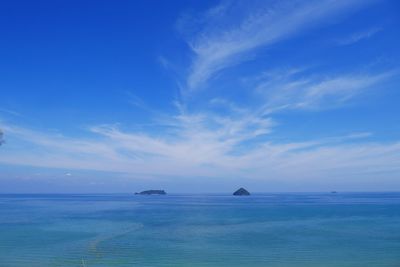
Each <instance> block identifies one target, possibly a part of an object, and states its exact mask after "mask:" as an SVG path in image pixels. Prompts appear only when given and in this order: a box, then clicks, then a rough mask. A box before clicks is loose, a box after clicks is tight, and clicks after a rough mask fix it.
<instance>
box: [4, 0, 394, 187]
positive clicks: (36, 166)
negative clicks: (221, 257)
mask: <svg viewBox="0 0 400 267" xmlns="http://www.w3.org/2000/svg"><path fill="white" fill-rule="evenodd" d="M399 10H400V3H399V2H398V1H394V0H386V1H385V0H382V1H378V0H337V1H333V0H318V1H317V0H311V1H277V0H271V1H269V0H268V1H265V0H262V1H261V0H260V1H258V0H251V1H229V0H227V1H225V0H223V1H220V2H216V1H194V0H190V1H178V0H176V1H153V0H152V1H118V2H112V1H88V0H85V1H75V0H73V1H35V2H32V1H22V0H16V1H8V2H6V3H3V4H2V8H1V9H0V13H1V15H0V21H1V24H2V25H5V26H4V27H2V28H1V29H0V34H1V37H2V42H0V48H1V49H0V53H1V61H0V70H1V73H2V75H1V76H0V129H1V131H2V132H3V133H4V136H3V137H4V140H5V142H4V143H2V144H1V146H0V193H63V192H64V193H65V192H76V193H79V192H84V193H91V192H104V193H107V192H109V193H111V192H134V191H140V190H144V189H165V190H166V191H167V192H210V193H213V192H232V191H233V190H235V189H237V188H239V187H241V186H243V187H245V188H247V189H248V190H249V191H251V192H277V191H280V192H289V191H307V192H311V191H314V192H315V191H331V190H337V191H399V190H400V116H399V115H400V105H399V102H400V90H399V82H400V79H399V73H400V68H399V66H398V65H399V63H398V62H400V51H399V49H398V47H400V38H399V36H400V20H399V18H400V17H399V12H398V11H399Z"/></svg>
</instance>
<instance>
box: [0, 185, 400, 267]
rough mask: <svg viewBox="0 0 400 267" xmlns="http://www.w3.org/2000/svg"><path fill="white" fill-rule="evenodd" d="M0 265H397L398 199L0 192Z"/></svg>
mask: <svg viewBox="0 0 400 267" xmlns="http://www.w3.org/2000/svg"><path fill="white" fill-rule="evenodd" d="M0 266H1V267H14V266H15V267H17V266H18V267H19V266H21V267H22V266H23V267H36V266H38V267H45V266H86V267H95V266H96V267H97V266H141V267H142V266H144V267H145V266H230V267H232V266H271V267H276V266H280V267H286V266H288V267H290V266H296V267H303V266H304V267H306V266H307V267H312V266H323V267H329V266H335V267H341V266H343V267H345V266H348V267H357V266H360V267H375V266H376V267H378V266H380V267H383V266H385V267H399V266H400V193H354V194H353V193H338V194H317V193H315V194H260V195H253V196H250V197H233V196H227V195H166V196H135V195H0Z"/></svg>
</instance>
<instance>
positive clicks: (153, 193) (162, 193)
mask: <svg viewBox="0 0 400 267" xmlns="http://www.w3.org/2000/svg"><path fill="white" fill-rule="evenodd" d="M166 194H167V193H166V192H165V191H164V190H145V191H142V192H140V193H135V195H166Z"/></svg>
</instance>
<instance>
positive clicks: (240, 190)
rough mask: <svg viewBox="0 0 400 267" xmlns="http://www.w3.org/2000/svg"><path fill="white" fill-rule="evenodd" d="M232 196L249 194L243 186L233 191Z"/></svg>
mask: <svg viewBox="0 0 400 267" xmlns="http://www.w3.org/2000/svg"><path fill="white" fill-rule="evenodd" d="M233 195H234V196H250V193H249V191H247V190H246V189H244V188H243V187H241V188H239V189H238V190H236V191H235V192H234V193H233Z"/></svg>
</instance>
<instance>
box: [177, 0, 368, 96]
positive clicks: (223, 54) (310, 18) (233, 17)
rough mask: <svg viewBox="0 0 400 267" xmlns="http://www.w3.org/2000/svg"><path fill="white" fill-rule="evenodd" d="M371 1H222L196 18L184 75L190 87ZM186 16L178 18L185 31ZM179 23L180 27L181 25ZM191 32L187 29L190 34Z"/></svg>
mask: <svg viewBox="0 0 400 267" xmlns="http://www.w3.org/2000/svg"><path fill="white" fill-rule="evenodd" d="M367 2H369V1H359V0H340V1H333V0H320V1H294V2H290V3H288V2H287V3H283V2H280V1H274V2H271V1H260V2H258V1H255V2H252V3H251V4H250V3H248V2H240V1H239V2H225V3H224V4H222V5H220V6H217V7H215V8H214V9H212V10H210V11H208V12H207V13H206V14H205V15H204V17H202V18H197V19H195V21H196V22H199V24H200V26H199V25H197V29H196V30H193V26H191V27H188V28H190V31H191V32H194V33H192V36H191V37H189V40H188V43H189V46H190V47H191V49H192V51H193V53H194V60H193V63H192V66H191V70H190V73H189V75H188V78H187V86H188V89H189V90H194V89H196V88H198V87H199V86H201V85H203V84H204V83H206V82H207V80H209V79H210V78H212V77H214V76H215V74H216V73H218V72H220V71H221V70H223V69H225V68H228V67H231V66H233V65H235V64H238V63H240V62H242V61H243V60H245V59H246V55H248V53H249V52H251V51H254V50H256V49H258V48H260V47H265V46H268V45H272V44H274V43H276V42H278V41H280V40H282V39H285V38H289V37H291V36H293V35H296V34H299V33H300V32H301V31H302V30H304V29H306V28H309V27H316V26H320V25H321V24H322V23H323V22H324V21H326V20H328V19H329V18H331V17H332V16H334V15H337V14H343V13H346V12H348V11H349V10H352V9H353V8H355V7H358V6H360V5H364V4H366V3H367ZM187 20H189V19H188V18H187V17H185V19H183V21H184V22H182V21H181V22H180V25H181V26H180V28H181V29H183V30H185V25H187V24H190V23H189V22H187ZM182 25H183V26H182ZM189 35H190V34H189Z"/></svg>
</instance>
